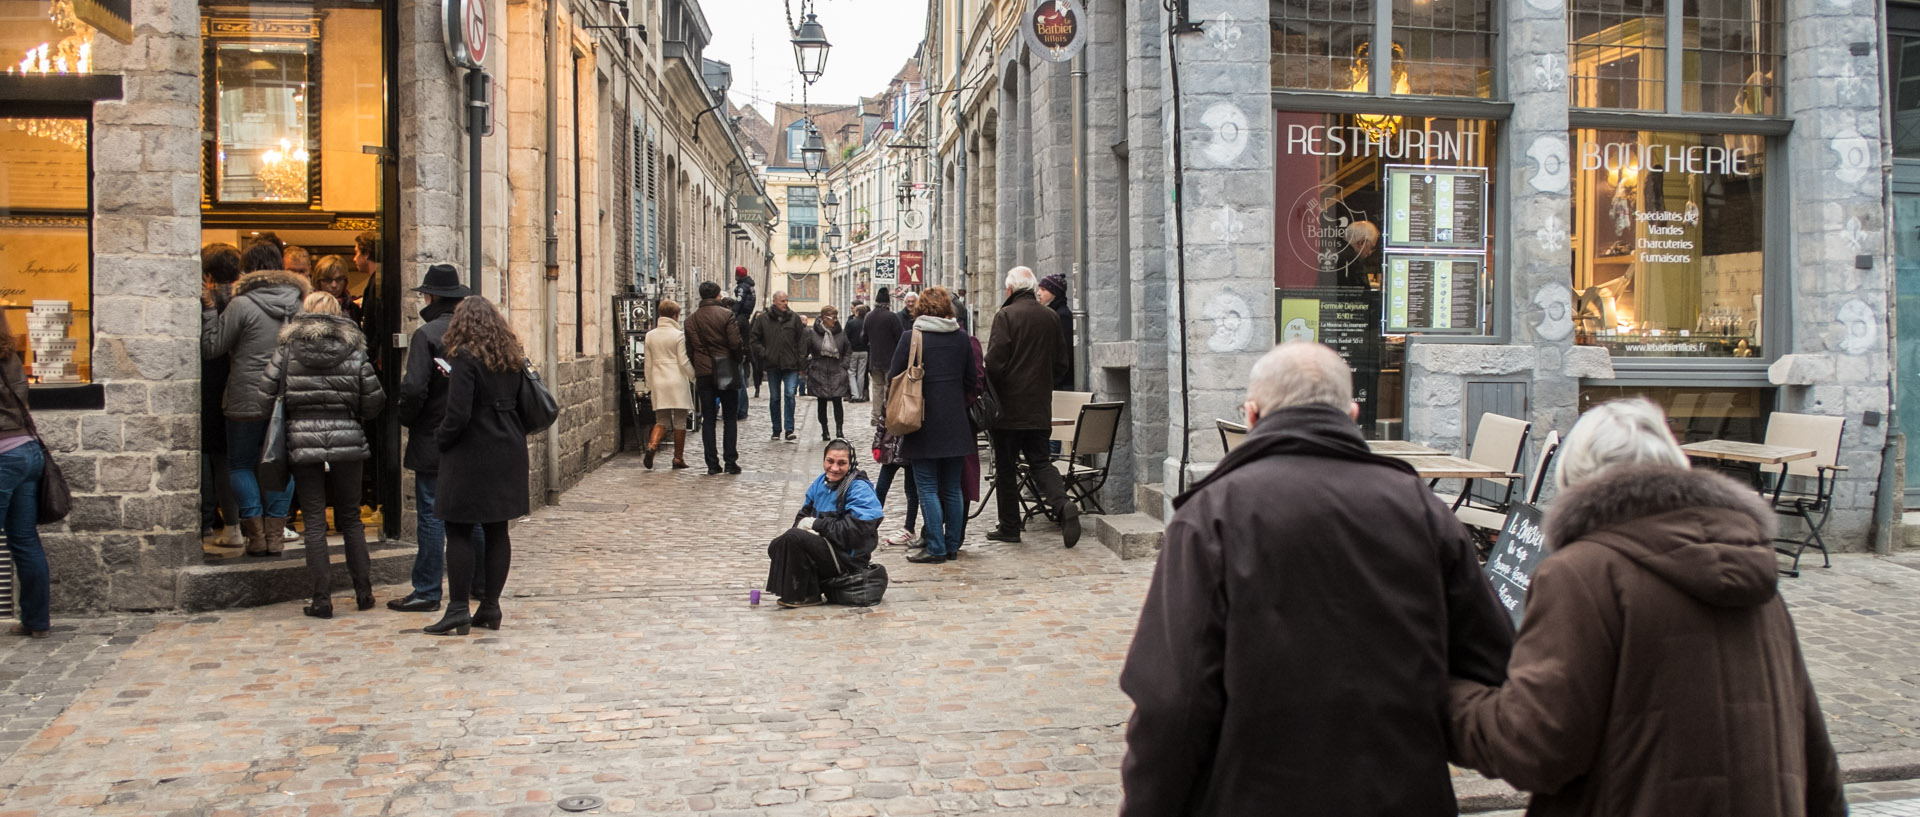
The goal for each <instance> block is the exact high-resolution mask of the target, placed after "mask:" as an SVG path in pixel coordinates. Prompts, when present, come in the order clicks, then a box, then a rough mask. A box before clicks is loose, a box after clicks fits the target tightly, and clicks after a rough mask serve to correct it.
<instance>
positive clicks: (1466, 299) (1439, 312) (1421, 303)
mask: <svg viewBox="0 0 1920 817" xmlns="http://www.w3.org/2000/svg"><path fill="white" fill-rule="evenodd" d="M1485 263H1486V258H1485V256H1481V255H1426V254H1409V253H1387V263H1386V269H1387V280H1386V286H1384V287H1383V288H1382V291H1381V292H1382V295H1383V297H1385V298H1386V313H1387V315H1386V318H1387V319H1386V332H1387V334H1390V335H1403V334H1406V333H1408V332H1453V333H1464V334H1478V333H1479V332H1480V319H1481V303H1482V300H1483V299H1482V298H1481V295H1480V284H1481V280H1482V275H1481V273H1482V272H1483V270H1484V265H1485Z"/></svg>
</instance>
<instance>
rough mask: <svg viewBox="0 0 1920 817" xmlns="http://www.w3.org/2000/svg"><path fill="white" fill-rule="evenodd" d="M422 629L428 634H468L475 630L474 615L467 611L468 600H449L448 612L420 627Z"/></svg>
mask: <svg viewBox="0 0 1920 817" xmlns="http://www.w3.org/2000/svg"><path fill="white" fill-rule="evenodd" d="M420 631H421V632H423V633H426V634H427V635H454V634H459V635H466V634H467V633H469V632H472V631H473V617H472V616H471V615H468V613H467V603H466V602H464V601H449V602H448V603H447V614H446V615H444V616H441V617H440V620H439V621H436V622H434V623H432V624H429V625H427V626H425V627H422V628H420Z"/></svg>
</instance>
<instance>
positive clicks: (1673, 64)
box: [1566, 0, 1792, 133]
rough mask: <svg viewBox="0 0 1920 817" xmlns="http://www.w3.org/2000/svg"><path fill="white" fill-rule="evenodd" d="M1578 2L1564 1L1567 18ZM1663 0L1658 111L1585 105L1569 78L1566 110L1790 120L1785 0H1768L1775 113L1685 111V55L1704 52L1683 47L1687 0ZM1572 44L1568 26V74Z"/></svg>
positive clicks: (1718, 118)
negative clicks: (1776, 43) (1775, 48)
mask: <svg viewBox="0 0 1920 817" xmlns="http://www.w3.org/2000/svg"><path fill="white" fill-rule="evenodd" d="M1581 2H1582V0H1568V2H1567V4H1566V13H1567V15H1568V17H1569V18H1571V17H1572V16H1573V15H1574V14H1575V13H1576V9H1575V6H1577V5H1579V4H1580V3H1581ZM1589 2H1590V0H1589ZM1665 2H1666V9H1665V10H1664V12H1663V14H1664V15H1665V16H1664V17H1663V18H1662V19H1663V21H1664V22H1663V24H1664V26H1665V31H1664V33H1663V34H1662V40H1661V44H1660V52H1661V54H1660V59H1661V66H1662V69H1661V70H1662V71H1664V75H1663V79H1662V82H1661V94H1662V97H1661V109H1660V110H1657V111H1650V110H1646V109H1643V108H1590V107H1584V106H1581V105H1578V104H1576V102H1575V100H1574V98H1573V94H1574V90H1575V88H1576V87H1577V83H1575V82H1572V81H1569V82H1568V83H1567V108H1568V110H1569V112H1571V113H1572V114H1574V115H1578V114H1580V113H1584V112H1597V113H1599V112H1603V113H1607V114H1612V115H1621V116H1666V117H1678V118H1682V119H1701V120H1708V121H1718V120H1731V121H1735V122H1738V121H1743V120H1757V121H1774V120H1778V121H1790V120H1789V117H1788V116H1787V115H1786V113H1785V112H1786V111H1789V110H1792V106H1791V102H1792V100H1791V99H1789V98H1788V93H1789V89H1790V87H1791V85H1790V83H1788V82H1787V70H1788V59H1787V55H1788V54H1789V53H1790V50H1791V49H1790V48H1789V47H1788V46H1787V44H1786V40H1787V35H1788V30H1787V8H1786V3H1785V0H1767V2H1770V3H1773V4H1774V11H1775V12H1776V13H1775V19H1776V21H1777V22H1776V25H1778V26H1779V29H1780V33H1779V37H1780V42H1781V47H1780V53H1779V55H1778V56H1779V68H1778V70H1779V76H1777V77H1775V78H1774V83H1773V93H1774V104H1773V108H1774V111H1775V113H1770V114H1717V113H1711V112H1707V111H1688V110H1687V109H1686V86H1687V78H1686V66H1687V57H1688V55H1690V54H1700V53H1704V51H1703V50H1702V49H1701V48H1700V47H1699V46H1698V44H1697V43H1696V45H1695V47H1694V48H1693V49H1691V50H1689V49H1688V48H1687V47H1686V24H1687V21H1688V18H1687V16H1686V0H1665ZM1676 43H1678V45H1677V47H1676ZM1574 46H1575V42H1574V40H1573V28H1572V26H1568V28H1567V64H1568V73H1569V75H1570V76H1571V74H1572V65H1573V49H1574ZM1613 127H1615V129H1620V128H1619V127H1618V126H1613ZM1664 129H1666V130H1675V129H1676V128H1674V127H1672V126H1665V127H1664ZM1703 132H1706V131H1703ZM1723 132H1724V133H1743V132H1745V131H1723ZM1783 132H1784V131H1783Z"/></svg>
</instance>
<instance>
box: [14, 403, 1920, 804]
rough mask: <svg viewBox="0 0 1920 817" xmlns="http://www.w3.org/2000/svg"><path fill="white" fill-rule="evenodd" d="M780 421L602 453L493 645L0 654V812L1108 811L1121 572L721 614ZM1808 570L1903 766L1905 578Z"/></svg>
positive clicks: (1865, 706)
mask: <svg viewBox="0 0 1920 817" xmlns="http://www.w3.org/2000/svg"><path fill="white" fill-rule="evenodd" d="M811 408H812V405H811V403H810V402H808V401H802V405H801V411H800V413H799V415H800V416H801V418H802V421H801V422H802V425H801V427H800V429H799V432H800V436H801V438H802V440H803V442H801V443H798V444H793V443H784V442H771V443H770V442H768V441H767V440H766V434H765V429H766V409H765V404H764V402H759V403H756V404H755V407H754V414H753V416H752V418H751V419H750V420H749V421H748V422H746V423H744V424H743V433H742V436H743V438H744V440H743V445H742V448H743V453H744V457H743V466H744V467H746V468H747V469H748V473H746V474H743V475H741V476H738V477H728V476H707V475H705V473H704V470H705V469H703V468H698V467H696V468H694V469H690V470H686V471H679V472H674V471H669V470H666V468H665V462H664V461H662V462H661V463H660V464H659V465H660V468H659V470H654V471H648V470H645V469H643V468H640V467H639V460H638V458H637V457H633V458H621V459H617V460H615V461H613V462H611V463H609V464H608V465H606V466H605V467H603V468H601V469H600V471H598V472H597V473H595V474H594V475H592V476H591V477H589V478H588V479H587V480H586V481H585V482H584V483H583V484H582V485H581V486H579V487H578V488H576V489H575V490H573V491H571V492H569V493H568V494H567V496H566V497H565V499H564V501H563V502H562V504H560V505H559V506H557V507H553V508H546V509H541V510H539V511H538V512H536V513H535V514H534V515H533V517H532V518H530V519H528V520H525V521H523V522H521V523H518V524H517V525H516V526H515V527H514V539H515V541H516V544H517V548H516V550H517V553H516V554H515V557H516V558H515V568H514V573H513V577H512V579H511V580H510V581H509V583H508V590H509V594H510V596H511V598H510V599H508V600H507V602H506V604H505V610H506V621H505V625H504V628H503V629H502V630H500V631H499V632H498V633H493V632H488V631H475V633H474V635H473V636H472V637H469V638H450V639H438V638H432V637H429V636H424V635H421V634H419V633H418V632H417V628H418V627H419V626H420V625H422V624H426V623H430V622H431V621H433V620H434V618H435V616H433V615H425V614H419V615H404V614H396V613H392V612H390V611H387V610H386V609H385V608H384V606H382V607H380V608H378V609H376V610H374V611H370V612H366V613H355V612H352V611H351V606H352V605H351V604H349V603H346V601H345V597H342V598H341V599H337V600H336V610H337V611H339V612H338V613H337V614H336V615H337V617H336V618H334V619H332V620H330V621H319V620H314V619H308V618H304V617H302V616H301V615H300V612H299V607H300V605H299V604H297V603H290V604H282V605H275V606H272V607H265V608H258V609H251V610H234V611H228V612H225V613H221V614H219V615H197V616H191V617H189V616H149V617H135V618H124V619H106V620H97V621H85V622H70V621H56V629H55V637H54V638H52V639H48V640H44V641H27V640H25V639H16V640H12V641H9V642H6V643H5V644H4V645H0V649H5V650H6V653H5V660H6V663H5V664H4V666H5V667H7V670H6V672H7V675H6V676H5V677H6V678H7V679H8V680H7V681H6V683H7V684H8V686H6V687H4V688H0V718H4V720H0V757H4V758H5V759H4V761H3V762H0V817H25V816H26V815H54V814H97V815H114V814H125V815H150V814H152V815H170V814H192V815H250V816H251V815H266V816H269V817H277V816H278V815H408V814H433V815H475V816H476V817H477V816H478V815H549V814H560V813H563V812H561V811H560V809H559V804H560V802H561V801H562V800H564V799H565V798H569V797H575V796H591V797H598V798H602V799H603V800H604V803H603V805H602V806H601V807H600V808H599V812H600V813H647V814H654V813H689V812H700V813H714V814H755V815H808V816H809V817H812V816H813V815H824V817H861V816H862V815H873V816H875V817H877V815H882V814H885V815H916V814H968V813H976V812H988V811H993V812H996V813H998V812H1006V813H1013V814H1025V815H1052V814H1076V815H1077V814H1111V813H1112V812H1113V811H1114V809H1115V806H1116V804H1117V803H1118V801H1119V797H1120V789H1119V774H1118V767H1119V764H1120V761H1121V758H1122V756H1123V754H1124V751H1125V747H1124V742H1123V740H1124V731H1125V723H1126V719H1127V716H1128V713H1129V711H1130V706H1129V704H1128V701H1127V699H1126V698H1125V696H1124V695H1122V694H1121V693H1120V691H1119V689H1118V686H1117V684H1116V677H1117V674H1118V670H1119V666H1120V662H1121V661H1122V659H1123V658H1124V656H1125V653H1126V649H1127V646H1128V643H1129V641H1130V638H1131V633H1132V630H1133V627H1134V624H1135V620H1136V619H1137V616H1138V611H1139V604H1140V599H1141V596H1142V594H1143V593H1144V591H1145V588H1146V584H1147V581H1148V579H1149V578H1150V575H1151V571H1152V564H1151V563H1150V562H1147V561H1137V562H1122V561H1121V560H1119V559H1118V558H1116V557H1115V556H1114V555H1113V554H1112V553H1110V552H1109V551H1107V550H1105V549H1104V548H1101V547H1100V546H1099V545H1098V544H1097V543H1095V542H1092V541H1091V540H1089V541H1088V542H1087V543H1086V544H1083V545H1082V546H1081V547H1079V548H1075V549H1072V550H1067V549H1065V548H1062V547H1061V546H1060V539H1059V536H1058V533H1057V532H1056V531H1055V530H1054V529H1053V528H1052V526H1050V525H1047V524H1046V523H1044V522H1041V523H1036V524H1035V525H1034V526H1033V527H1032V528H1030V529H1029V532H1028V535H1027V537H1026V541H1025V542H1023V543H1021V544H1017V545H1007V544H1000V543H992V542H987V541H986V540H985V538H984V533H985V532H986V528H987V526H988V525H989V524H990V522H989V520H988V519H985V518H982V519H976V520H975V521H974V524H973V525H972V526H971V528H970V530H969V537H968V544H967V547H966V549H965V550H964V551H963V555H962V557H961V559H960V560H959V561H957V562H952V563H948V564H944V565H931V566H923V565H912V564H908V563H907V562H906V561H905V558H904V553H903V552H902V551H900V550H899V549H897V548H893V549H888V550H887V551H885V552H884V553H883V554H882V555H881V557H880V560H881V561H882V562H883V563H885V564H886V565H887V567H888V569H889V571H890V573H891V574H892V577H893V585H892V587H891V589H890V590H889V591H888V594H887V601H886V603H884V604H882V605H880V606H878V607H875V608H870V609H849V608H837V607H819V608H809V609H803V610H781V609H778V608H777V607H775V606H774V605H773V604H772V602H771V599H769V600H768V601H767V602H766V603H765V604H763V605H761V606H759V607H752V606H749V605H748V603H747V591H748V590H749V589H750V588H754V587H758V586H759V585H760V584H761V583H762V580H763V579H764V577H765V573H766V556H765V546H766V544H765V543H766V541H767V540H768V539H769V538H770V537H771V536H772V535H773V534H774V533H776V532H777V531H779V530H780V529H782V528H783V527H784V526H785V525H786V524H788V522H789V521H790V520H791V518H792V515H793V513H794V511H795V510H796V509H797V507H798V505H799V502H800V497H801V494H802V493H803V491H804V489H805V486H806V484H807V482H808V481H809V480H810V479H811V478H812V476H813V475H814V474H815V473H816V469H817V467H818V455H819V451H820V449H821V444H820V442H819V430H818V428H817V427H816V426H815V425H814V420H813V417H812V414H811V411H810V409H811ZM865 408H866V407H864V406H849V409H851V411H850V412H849V415H850V416H849V417H848V422H849V429H852V428H855V427H856V425H855V424H856V423H861V425H860V426H858V427H862V428H864V424H863V423H864V421H863V419H862V418H864V417H865V416H866V411H865ZM694 447H695V448H696V449H697V443H696V444H695V446H694ZM863 453H864V452H863ZM689 454H690V456H689V459H690V460H693V459H694V458H695V457H697V451H695V452H689ZM895 491H896V494H895V496H896V500H897V497H898V491H899V488H898V487H896V489H895ZM988 516H991V512H989V514H988ZM889 527H891V525H890V526H889ZM1834 565H1835V566H1834V568H1833V569H1832V570H1818V569H1812V570H1808V571H1806V573H1805V574H1804V577H1803V578H1802V579H1799V580H1790V581H1788V582H1786V584H1785V586H1786V588H1787V592H1788V596H1789V599H1790V601H1791V603H1792V604H1793V606H1794V611H1795V616H1796V619H1797V621H1798V623H1799V626H1800V631H1801V635H1802V639H1803V641H1804V642H1805V644H1806V650H1807V654H1808V658H1809V662H1810V664H1811V665H1812V666H1813V671H1814V674H1815V681H1816V683H1817V684H1818V686H1819V689H1820V692H1821V694H1822V698H1823V701H1825V702H1826V705H1827V711H1828V714H1829V717H1830V719H1831V727H1832V729H1833V732H1834V736H1835V740H1836V743H1838V744H1839V745H1840V746H1841V748H1842V751H1845V752H1849V753H1862V752H1889V751H1897V750H1905V749H1914V748H1916V747H1920V743H1917V742H1916V728H1917V727H1920V723H1916V719H1917V718H1920V707H1916V706H1915V705H1914V697H1915V694H1916V692H1915V685H1916V684H1917V683H1920V645H1916V644H1914V643H1913V642H1914V640H1915V639H1913V638H1912V637H1911V635H1910V633H1911V632H1912V631H1913V626H1914V624H1915V623H1916V621H1917V620H1920V592H1916V591H1920V565H1917V564H1916V563H1915V561H1914V560H1913V559H1911V558H1909V559H1901V560H1882V559H1874V558H1872V557H1865V556H1849V557H1844V558H1840V559H1836V560H1835V563H1834ZM402 592H404V588H403V587H399V586H392V587H384V588H379V589H378V591H377V592H376V595H378V596H379V597H380V598H381V599H382V600H384V599H386V598H390V597H391V596H393V595H396V594H399V593H402ZM116 661H117V663H115V662H116ZM34 695H39V696H41V697H39V698H38V699H35V698H34V697H33V696H34ZM1862 756H1863V755H1858V754H1856V755H1855V757H1862ZM1463 779H1470V776H1466V778H1463ZM1875 785H1880V786H1883V787H1884V786H1887V785H1888V784H1875ZM1896 795H1898V791H1897V790H1893V789H1888V790H1886V797H1884V798H1882V799H1885V800H1888V801H1895V800H1898V799H1900V796H1896ZM1913 796H1914V795H1913V794H1912V793H1909V794H1906V795H1904V797H1906V798H1911V797H1913ZM1883 813H1887V814H1901V813H1902V812H1883Z"/></svg>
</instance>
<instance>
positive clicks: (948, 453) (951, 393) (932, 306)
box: [888, 287, 979, 564]
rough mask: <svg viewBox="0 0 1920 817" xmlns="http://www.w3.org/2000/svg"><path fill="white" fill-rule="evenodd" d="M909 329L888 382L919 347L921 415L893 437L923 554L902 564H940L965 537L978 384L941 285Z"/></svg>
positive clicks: (955, 554)
mask: <svg viewBox="0 0 1920 817" xmlns="http://www.w3.org/2000/svg"><path fill="white" fill-rule="evenodd" d="M913 314H914V319H913V328H912V331H910V332H908V333H907V334H906V335H904V336H902V337H901V338H900V344H899V346H898V347H896V348H895V349H894V352H893V366H892V367H891V368H889V369H888V371H889V375H888V377H889V379H891V378H892V377H896V376H898V375H899V374H900V373H901V372H904V371H906V370H907V364H908V362H909V359H910V358H912V356H913V346H914V341H915V340H916V339H917V340H918V341H919V343H920V346H921V351H920V366H921V368H922V369H924V370H925V372H926V374H925V376H924V378H923V379H922V380H921V384H920V395H921V400H922V403H923V405H925V407H926V417H925V419H923V420H922V421H921V423H920V430H919V431H915V432H913V433H912V434H908V435H906V436H905V437H902V438H900V456H902V457H904V458H906V459H908V460H912V461H913V486H914V489H915V490H917V491H919V493H920V514H921V518H922V521H923V523H924V524H923V525H922V526H921V538H922V540H923V541H924V543H925V549H924V550H921V551H919V552H916V553H912V554H909V555H908V556H907V561H909V562H916V563H922V564H925V563H929V562H944V561H951V560H953V559H956V558H959V556H960V541H961V540H962V539H964V538H966V528H967V506H966V499H965V495H964V493H963V492H964V487H963V486H962V484H961V483H962V480H963V479H964V473H965V468H966V458H967V455H969V454H972V453H974V452H975V451H976V447H975V444H974V436H973V426H972V424H970V423H969V422H968V420H967V395H968V394H970V393H973V392H974V391H975V390H976V389H977V388H978V384H979V377H978V375H977V374H976V373H975V371H974V368H973V342H972V341H971V339H969V338H968V337H967V334H966V333H965V332H961V331H960V323H959V322H958V321H956V320H954V317H953V299H952V296H950V295H948V294H947V290H946V288H945V287H933V288H931V289H928V290H927V291H925V292H922V293H920V298H919V301H918V302H917V303H915V304H914V306H913Z"/></svg>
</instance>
